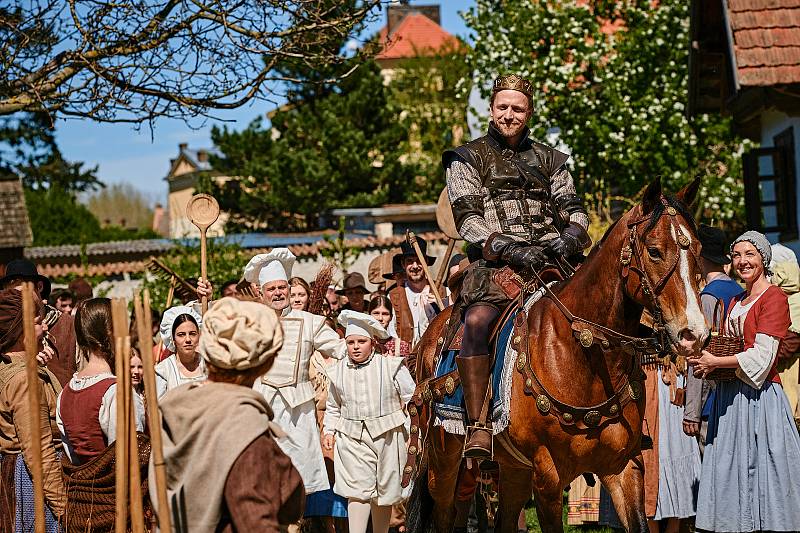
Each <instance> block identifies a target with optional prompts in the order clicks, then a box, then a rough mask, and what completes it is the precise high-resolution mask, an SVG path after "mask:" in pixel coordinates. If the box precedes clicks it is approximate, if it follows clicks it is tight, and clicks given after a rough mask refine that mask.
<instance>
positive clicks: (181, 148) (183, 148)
mask: <svg viewBox="0 0 800 533" xmlns="http://www.w3.org/2000/svg"><path fill="white" fill-rule="evenodd" d="M187 148H189V143H180V144H179V145H178V150H179V151H181V152H183V151H184V150H186V149H187Z"/></svg>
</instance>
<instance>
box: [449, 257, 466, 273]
mask: <svg viewBox="0 0 800 533" xmlns="http://www.w3.org/2000/svg"><path fill="white" fill-rule="evenodd" d="M466 258H467V257H466V256H465V255H464V254H454V255H453V257H451V258H450V262H449V263H448V264H447V270H450V269H451V268H453V267H454V266H458V264H459V263H461V261H463V260H464V259H466Z"/></svg>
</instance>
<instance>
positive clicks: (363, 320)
mask: <svg viewBox="0 0 800 533" xmlns="http://www.w3.org/2000/svg"><path fill="white" fill-rule="evenodd" d="M339 324H341V325H342V326H344V327H345V332H344V337H345V338H347V337H349V336H350V335H363V336H364V337H369V338H377V339H388V338H389V334H388V333H386V330H385V329H383V326H382V325H381V323H380V322H378V321H377V320H376V319H374V318H372V317H371V316H370V315H367V314H365V313H358V312H356V311H351V310H350V309H345V310H343V311H342V312H341V313H339Z"/></svg>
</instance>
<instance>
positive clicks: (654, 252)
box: [647, 246, 662, 259]
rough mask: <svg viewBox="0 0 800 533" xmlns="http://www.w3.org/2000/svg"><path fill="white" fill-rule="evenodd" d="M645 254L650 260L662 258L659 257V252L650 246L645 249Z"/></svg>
mask: <svg viewBox="0 0 800 533" xmlns="http://www.w3.org/2000/svg"><path fill="white" fill-rule="evenodd" d="M647 254H648V255H649V256H650V258H651V259H661V258H662V257H661V252H660V251H659V250H658V248H654V247H652V246H651V247H649V248H648V249H647Z"/></svg>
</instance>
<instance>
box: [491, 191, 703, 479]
mask: <svg viewBox="0 0 800 533" xmlns="http://www.w3.org/2000/svg"><path fill="white" fill-rule="evenodd" d="M661 201H662V203H663V205H664V209H663V210H660V211H658V212H653V213H651V214H650V215H647V216H643V217H640V218H638V219H635V220H633V221H631V222H629V223H628V229H629V242H628V243H627V244H626V245H625V246H624V247H623V249H622V251H621V253H620V264H621V266H622V270H621V272H620V275H621V276H622V278H623V280H627V278H628V274H629V272H630V271H631V270H633V271H634V272H635V273H636V274H637V275H638V276H639V280H640V285H639V286H640V288H641V290H642V292H643V293H645V294H646V295H647V297H648V298H649V299H650V302H651V303H652V305H653V308H652V309H653V311H652V314H653V318H654V331H655V334H654V335H653V336H650V337H633V336H630V335H626V334H624V333H620V332H619V331H616V330H614V329H612V328H609V327H607V326H603V325H602V324H598V323H596V322H593V321H591V320H587V319H584V318H582V317H579V316H576V315H574V314H573V313H572V312H571V311H570V310H569V309H568V308H567V307H566V306H565V305H564V303H563V302H562V301H561V300H560V299H559V298H558V296H556V294H555V293H554V292H553V291H552V290H551V289H550V287H549V286H548V285H547V284H546V283H544V281H543V280H542V278H541V276H540V275H539V273H538V272H534V276H535V279H534V282H533V283H536V282H538V283H539V287H541V288H543V290H544V296H546V297H547V298H549V299H550V301H552V302H553V304H554V305H555V306H556V307H557V308H558V309H559V310H560V311H561V313H562V314H563V315H564V317H565V318H566V319H567V321H568V322H569V323H570V327H571V329H572V332H573V335H574V336H575V337H576V339H577V340H578V342H579V343H580V344H581V346H583V347H584V348H590V347H592V346H593V345H595V344H598V345H599V346H600V348H601V349H602V350H603V351H608V350H610V349H612V348H621V349H622V350H623V351H624V352H626V353H629V354H630V355H633V356H634V358H632V359H631V364H630V366H629V368H628V369H627V370H626V371H625V374H624V378H623V380H622V382H621V383H620V384H619V385H617V386H615V387H614V393H613V394H612V395H611V396H610V397H609V398H607V399H606V400H605V401H603V402H602V403H600V404H597V405H593V406H588V407H579V406H574V405H570V404H567V403H564V402H561V401H559V400H557V399H556V398H555V396H553V394H552V393H550V392H549V391H548V390H547V388H546V387H545V386H544V384H543V383H542V382H541V380H540V379H539V377H538V376H537V375H536V373H535V372H534V371H533V367H532V365H531V360H530V358H529V357H528V355H527V354H526V350H525V349H524V348H523V347H522V346H523V341H524V339H527V338H528V321H527V316H526V315H527V313H526V312H525V309H524V307H521V308H520V311H519V313H517V316H516V317H515V320H514V330H515V332H514V337H513V340H512V343H513V344H514V345H515V349H516V350H517V351H518V355H517V361H516V368H517V371H519V372H520V373H521V374H522V376H523V378H524V382H523V385H524V390H525V393H526V394H528V395H531V396H534V398H535V401H536V408H537V409H538V411H539V412H540V413H541V414H543V415H553V416H555V417H556V418H558V420H559V422H560V423H562V424H564V425H567V426H576V427H578V428H580V429H589V428H595V427H598V426H600V425H601V424H602V423H604V422H605V421H608V420H612V419H615V418H617V417H619V416H620V415H621V414H622V410H623V408H624V407H625V405H627V404H628V403H629V402H631V401H637V400H639V398H641V397H642V385H641V381H642V380H643V374H642V373H641V370H639V372H638V374H635V371H636V369H638V368H640V367H639V365H640V364H641V363H642V362H643V359H644V357H645V356H647V355H657V356H660V355H663V354H665V353H666V351H667V349H668V337H667V330H666V323H665V322H664V316H663V312H662V310H661V306H660V305H659V303H658V300H657V296H658V294H659V293H660V292H661V290H662V289H663V286H664V283H665V282H666V280H667V279H668V278H669V277H670V276H671V275H672V274H673V273H674V272H675V269H676V268H677V264H678V261H679V258H680V254H681V251H682V250H685V249H689V245H690V244H691V243H690V241H689V238H688V236H686V235H684V234H683V232H682V231H681V229H680V228H679V227H676V226H677V225H676V224H675V222H674V217H675V216H676V215H677V214H678V212H677V210H676V209H675V208H674V207H672V206H671V205H669V203H668V202H667V200H666V198H664V197H663V196H662V199H661ZM663 213H666V214H667V215H669V216H670V224H671V227H672V228H673V229H674V230H675V235H676V240H677V241H678V253H677V254H676V255H675V259H674V260H673V261H672V263H671V264H670V265H669V268H668V269H667V272H666V273H665V274H664V276H662V277H661V278H660V279H659V280H658V282H657V283H655V284H654V283H653V282H652V281H651V279H650V277H649V276H648V275H647V273H646V271H645V269H644V262H643V260H642V257H641V254H642V251H641V248H640V247H639V246H638V240H639V232H638V228H639V226H640V225H641V224H642V223H644V222H648V221H652V220H653V217H654V216H657V217H660V216H661V214H663ZM656 220H657V219H656ZM692 253H693V255H694V252H692ZM694 257H695V260H697V257H696V255H694ZM634 261H635V265H632V264H631V263H632V262H634ZM531 288H532V287H530V286H526V287H525V289H523V293H524V292H525V291H527V290H530V289H531ZM506 441H507V439H506ZM504 445H505V446H506V448H507V449H509V450H510V451H511V452H512V455H514V456H517V455H519V454H516V453H514V452H515V451H516V450H515V448H514V447H513V445H511V443H510V442H505V441H504ZM523 463H524V464H526V465H527V463H526V462H524V461H523Z"/></svg>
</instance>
